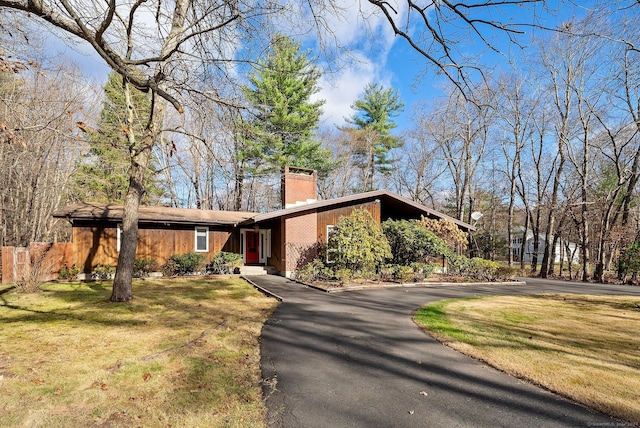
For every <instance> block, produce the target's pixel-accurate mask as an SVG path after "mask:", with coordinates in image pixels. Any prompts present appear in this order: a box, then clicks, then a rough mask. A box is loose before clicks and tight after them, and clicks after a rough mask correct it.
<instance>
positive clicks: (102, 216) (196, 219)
mask: <svg viewBox="0 0 640 428" xmlns="http://www.w3.org/2000/svg"><path fill="white" fill-rule="evenodd" d="M123 214H124V207H123V206H122V205H116V204H103V203H95V202H87V203H78V204H73V205H69V206H67V207H65V208H62V209H60V210H58V211H56V212H54V213H53V216H54V217H56V218H66V219H68V220H78V221H96V220H102V221H108V222H118V221H122V216H123ZM254 215H256V213H252V212H243V211H212V210H198V209H188V208H171V207H150V206H140V207H139V208H138V222H139V223H155V224H183V225H196V226H231V227H233V226H236V225H237V224H239V223H241V222H243V221H245V220H247V219H248V218H251V217H252V216H254Z"/></svg>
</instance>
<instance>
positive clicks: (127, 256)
mask: <svg viewBox="0 0 640 428" xmlns="http://www.w3.org/2000/svg"><path fill="white" fill-rule="evenodd" d="M153 138H154V136H153V133H152V131H151V130H148V131H147V132H146V135H145V140H146V141H145V142H144V143H145V144H144V145H143V148H142V150H141V151H140V152H139V153H138V154H137V155H136V156H134V157H133V158H132V159H131V173H130V176H129V190H128V192H127V195H126V197H125V200H124V212H123V216H122V239H121V241H120V254H119V255H118V268H117V269H116V275H115V278H114V280H113V291H112V293H111V299H110V300H111V301H112V302H126V301H128V300H131V299H132V298H133V294H132V291H131V281H132V280H133V268H134V261H135V257H136V249H137V247H138V207H139V206H140V200H141V199H142V195H143V194H144V186H145V184H144V176H145V171H146V169H147V166H148V163H149V158H150V155H151V147H152V141H153Z"/></svg>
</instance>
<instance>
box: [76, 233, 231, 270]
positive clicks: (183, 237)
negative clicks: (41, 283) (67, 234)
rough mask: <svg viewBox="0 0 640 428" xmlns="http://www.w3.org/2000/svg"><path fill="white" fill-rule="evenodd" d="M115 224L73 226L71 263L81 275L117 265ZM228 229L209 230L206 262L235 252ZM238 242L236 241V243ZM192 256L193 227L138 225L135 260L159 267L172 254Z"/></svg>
mask: <svg viewBox="0 0 640 428" xmlns="http://www.w3.org/2000/svg"><path fill="white" fill-rule="evenodd" d="M116 226H117V225H116V224H115V223H107V222H103V223H95V222H92V223H83V222H78V221H76V222H74V225H73V261H74V263H75V264H76V265H77V266H80V267H81V269H82V270H83V272H85V273H90V272H92V271H93V270H94V268H95V267H96V266H97V265H98V264H104V265H112V266H116V265H117V264H118V251H117V229H116ZM231 237H232V232H231V229H228V230H223V229H214V228H212V227H209V251H208V252H206V253H204V252H202V253H201V254H204V255H205V260H206V261H207V262H209V261H211V259H212V258H213V257H214V256H215V255H216V254H217V253H219V252H220V251H223V250H224V251H230V252H237V251H238V250H237V247H238V244H237V243H235V242H233V241H234V239H231ZM235 240H236V241H237V238H236V239H235ZM192 252H195V226H188V225H186V226H182V225H181V226H175V225H174V226H161V225H140V228H139V230H138V248H137V250H136V258H151V259H155V260H156V262H157V263H158V265H159V266H162V265H163V264H164V263H165V262H166V261H167V259H168V258H169V257H171V256H172V255H174V254H186V253H192Z"/></svg>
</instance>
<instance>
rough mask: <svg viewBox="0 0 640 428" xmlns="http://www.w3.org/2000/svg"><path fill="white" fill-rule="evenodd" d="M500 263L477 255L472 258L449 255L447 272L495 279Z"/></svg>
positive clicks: (487, 279)
mask: <svg viewBox="0 0 640 428" xmlns="http://www.w3.org/2000/svg"><path fill="white" fill-rule="evenodd" d="M499 268H500V263H498V262H493V261H491V260H485V259H481V258H478V257H474V258H472V259H470V258H468V257H465V256H451V257H449V269H448V271H449V274H451V275H460V276H465V277H470V278H474V279H481V280H485V281H495V280H496V279H497V278H498V275H497V273H498V269H499Z"/></svg>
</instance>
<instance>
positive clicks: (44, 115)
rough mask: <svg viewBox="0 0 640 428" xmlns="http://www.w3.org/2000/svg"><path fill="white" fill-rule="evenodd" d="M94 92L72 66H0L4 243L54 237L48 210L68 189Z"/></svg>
mask: <svg viewBox="0 0 640 428" xmlns="http://www.w3.org/2000/svg"><path fill="white" fill-rule="evenodd" d="M91 93H94V94H95V92H94V91H92V90H91V89H90V88H88V87H87V86H86V85H85V84H84V82H83V79H82V78H81V77H80V76H79V74H78V73H77V71H76V70H74V69H73V67H72V66H68V65H56V64H53V63H45V64H42V63H40V64H36V63H33V62H32V63H31V65H30V66H29V69H24V70H21V72H20V73H19V74H15V73H14V71H13V70H11V71H4V72H0V183H2V185H0V236H2V238H3V242H2V243H1V244H2V245H18V246H27V245H29V243H31V242H33V241H51V240H56V239H57V238H58V237H59V236H57V234H59V233H61V231H60V229H59V228H56V222H55V221H54V220H53V218H52V216H51V213H52V212H53V211H54V210H56V209H57V208H58V207H59V205H60V204H61V202H62V201H63V200H64V198H65V197H66V195H67V192H69V185H70V181H71V180H70V177H71V174H72V173H73V170H74V168H75V166H76V162H77V160H78V157H79V154H80V152H81V150H82V149H83V143H82V141H81V139H80V138H79V135H78V134H79V131H80V129H79V126H80V127H82V126H84V125H83V124H84V123H85V121H86V120H87V117H86V116H87V114H89V115H90V114H91V110H90V108H87V105H88V103H89V101H90V99H88V98H87V96H88V94H91Z"/></svg>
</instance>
